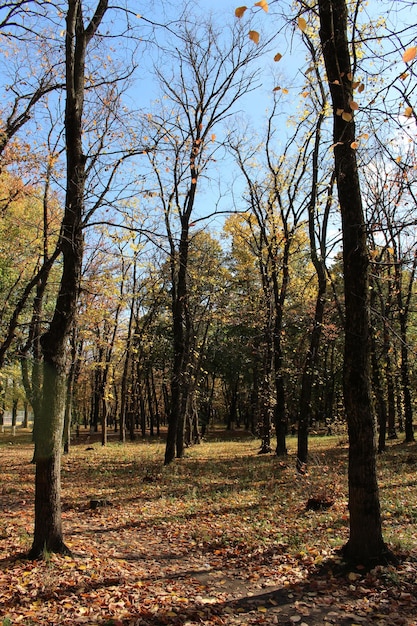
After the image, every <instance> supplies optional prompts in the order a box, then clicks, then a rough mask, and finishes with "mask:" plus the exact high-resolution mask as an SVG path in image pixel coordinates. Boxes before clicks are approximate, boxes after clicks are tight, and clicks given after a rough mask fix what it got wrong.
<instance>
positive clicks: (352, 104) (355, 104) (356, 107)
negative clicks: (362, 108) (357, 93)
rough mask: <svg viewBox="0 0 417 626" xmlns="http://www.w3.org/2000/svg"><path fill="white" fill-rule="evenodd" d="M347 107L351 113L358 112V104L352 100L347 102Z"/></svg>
mask: <svg viewBox="0 0 417 626" xmlns="http://www.w3.org/2000/svg"><path fill="white" fill-rule="evenodd" d="M349 106H350V108H351V109H352V111H359V104H358V103H357V102H355V101H354V100H352V101H351V102H349Z"/></svg>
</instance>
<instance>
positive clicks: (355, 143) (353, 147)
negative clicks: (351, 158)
mask: <svg viewBox="0 0 417 626" xmlns="http://www.w3.org/2000/svg"><path fill="white" fill-rule="evenodd" d="M350 147H351V148H352V150H357V149H358V148H359V141H352V143H351V144H350Z"/></svg>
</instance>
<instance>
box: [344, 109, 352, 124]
mask: <svg viewBox="0 0 417 626" xmlns="http://www.w3.org/2000/svg"><path fill="white" fill-rule="evenodd" d="M352 119H353V115H352V114H351V113H348V112H347V111H343V113H342V120H345V122H351V121H352Z"/></svg>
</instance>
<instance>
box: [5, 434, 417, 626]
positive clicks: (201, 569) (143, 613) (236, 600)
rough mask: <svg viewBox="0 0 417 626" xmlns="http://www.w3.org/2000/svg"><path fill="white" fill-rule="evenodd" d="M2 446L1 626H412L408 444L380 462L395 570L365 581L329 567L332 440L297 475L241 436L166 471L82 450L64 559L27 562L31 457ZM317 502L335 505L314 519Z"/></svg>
mask: <svg viewBox="0 0 417 626" xmlns="http://www.w3.org/2000/svg"><path fill="white" fill-rule="evenodd" d="M1 437H2V438H1V439H0V464H1V469H2V477H3V480H2V486H1V489H0V501H1V505H2V516H1V519H0V563H1V565H0V624H3V626H5V625H9V624H10V625H12V624H24V625H26V626H27V625H32V624H44V625H49V624H51V625H52V624H67V625H69V624H101V625H104V624H107V625H108V626H110V625H111V624H113V625H117V624H119V626H120V625H123V626H129V625H132V626H134V625H138V626H160V625H164V624H171V625H173V626H194V625H197V624H200V625H201V624H203V625H207V626H214V625H216V624H223V625H226V626H232V625H233V624H248V625H249V624H282V625H285V624H286V625H291V624H300V625H304V626H305V625H307V626H318V625H319V624H320V625H323V624H336V625H337V624H340V625H349V624H350V625H353V624H362V625H363V624H377V625H382V624H384V625H396V624H398V625H408V626H413V625H417V617H416V616H417V584H416V580H417V558H416V553H415V545H416V527H415V522H416V520H417V493H416V472H417V446H416V444H407V445H406V444H398V443H396V444H392V445H390V446H389V448H388V451H387V452H386V454H385V455H383V456H381V458H380V460H379V476H380V489H381V502H382V511H383V515H384V536H385V537H386V539H387V540H388V541H389V542H390V547H392V548H393V549H394V550H395V551H396V553H397V554H398V555H399V565H397V566H393V565H380V566H377V567H374V568H373V569H371V570H366V569H365V568H364V567H361V566H359V567H356V568H349V567H347V566H346V564H344V563H343V561H342V559H341V558H340V556H339V554H338V549H339V548H340V547H341V546H342V545H343V544H344V543H345V542H346V540H347V537H348V510H347V499H346V498H347V495H346V494H347V474H346V471H347V470H346V467H347V462H346V461H347V449H346V445H345V443H344V442H343V441H342V442H341V441H340V438H339V439H338V438H334V437H333V438H331V437H316V438H312V440H311V443H310V446H311V448H310V449H311V460H310V465H309V472H308V474H306V475H301V474H298V473H297V472H296V471H295V447H296V441H295V439H294V438H290V439H289V451H290V453H289V455H288V457H287V458H286V459H284V460H283V459H279V458H277V457H275V456H274V455H258V454H257V453H258V443H257V441H256V440H255V439H253V438H251V437H242V436H240V437H239V438H236V440H228V441H222V440H221V439H215V440H214V439H213V440H212V441H207V442H204V443H203V444H201V445H198V446H194V447H192V448H189V449H188V450H187V455H186V458H184V459H182V460H180V461H177V462H175V463H174V464H173V465H170V466H168V467H163V465H162V459H163V443H162V442H158V441H157V442H153V443H150V442H146V441H140V442H137V443H135V442H134V443H128V444H124V445H121V444H119V443H110V444H109V445H108V446H106V447H102V446H101V445H100V444H98V443H94V444H93V445H90V444H89V445H88V446H86V443H85V440H83V439H81V440H80V442H79V443H78V444H77V445H74V446H73V447H72V449H71V453H70V455H69V456H65V457H64V458H63V471H62V483H63V494H62V504H63V514H62V516H63V525H64V532H65V541H66V543H67V545H68V546H69V547H70V548H71V551H72V554H73V556H72V557H68V556H65V557H63V556H59V555H53V554H51V555H45V559H44V560H43V561H35V562H31V561H28V560H26V559H25V558H24V555H25V553H26V552H27V551H28V550H29V548H30V542H31V533H32V527H33V497H34V495H33V494H34V487H33V485H34V466H33V465H32V464H31V463H30V461H31V457H32V453H33V450H32V446H31V445H30V444H29V443H17V441H16V440H15V441H16V443H13V444H9V443H8V441H9V440H8V439H7V440H6V436H5V435H2V436H1ZM338 443H339V444H340V443H341V444H342V445H337V444H338ZM87 448H89V449H87ZM321 494H325V495H326V497H329V496H331V500H332V502H333V504H332V505H331V506H330V507H328V508H324V509H318V510H307V507H306V503H307V501H308V499H309V498H311V497H314V498H316V499H317V498H319V497H320V496H321ZM91 500H95V501H96V502H98V505H97V506H96V508H91Z"/></svg>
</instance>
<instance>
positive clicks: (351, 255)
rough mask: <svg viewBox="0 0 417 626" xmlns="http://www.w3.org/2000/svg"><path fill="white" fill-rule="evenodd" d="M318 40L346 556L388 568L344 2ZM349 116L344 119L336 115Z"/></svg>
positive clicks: (327, 3) (332, 10)
mask: <svg viewBox="0 0 417 626" xmlns="http://www.w3.org/2000/svg"><path fill="white" fill-rule="evenodd" d="M318 6H319V15H320V40H321V44H322V49H323V56H324V61H325V65H326V71H327V79H328V83H329V88H330V93H331V98H332V105H333V125H334V126H333V130H334V135H333V141H334V158H335V170H336V181H337V188H338V197H339V203H340V211H341V218H342V233H343V269H344V295H345V319H346V322H345V356H344V380H343V390H344V402H345V410H346V418H347V424H348V432H349V512H350V534H349V540H348V542H347V544H346V545H345V546H344V549H343V554H344V556H345V558H347V559H348V560H352V561H356V562H360V563H364V562H379V561H383V560H386V558H387V553H388V551H387V548H386V545H385V543H384V541H383V537H382V529H381V511H380V502H379V491H378V483H377V476H376V441H375V428H374V415H373V411H372V400H371V386H370V372H369V366H370V332H369V331H370V328H369V280H368V272H369V270H368V254H367V245H366V229H365V223H364V216H363V208H362V198H361V190H360V183H359V175H358V169H357V162H356V153H355V150H354V147H353V146H352V143H353V142H354V140H355V125H354V120H353V112H352V110H351V108H350V102H351V101H352V81H353V76H352V73H351V72H352V69H351V63H350V54H349V44H348V35H347V7H346V1H345V0H319V3H318ZM341 111H344V112H345V113H344V115H343V116H342V115H340V114H339V113H340V112H341Z"/></svg>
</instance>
